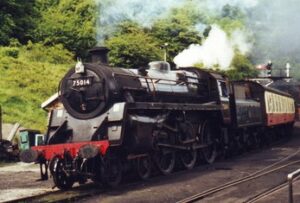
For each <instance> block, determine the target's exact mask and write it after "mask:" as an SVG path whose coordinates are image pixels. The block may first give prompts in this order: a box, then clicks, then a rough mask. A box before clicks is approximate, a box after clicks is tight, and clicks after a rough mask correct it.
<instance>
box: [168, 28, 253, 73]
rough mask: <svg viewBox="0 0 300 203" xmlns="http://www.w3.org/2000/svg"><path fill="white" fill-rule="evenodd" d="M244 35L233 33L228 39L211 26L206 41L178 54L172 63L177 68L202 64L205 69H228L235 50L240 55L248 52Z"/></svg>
mask: <svg viewBox="0 0 300 203" xmlns="http://www.w3.org/2000/svg"><path fill="white" fill-rule="evenodd" d="M250 48H251V46H250V45H249V44H248V43H247V41H246V37H244V33H243V32H242V31H240V30H236V31H234V32H233V34H232V37H231V38H229V37H228V36H227V34H226V33H225V32H224V31H223V30H222V29H221V28H220V27H219V26H217V25H213V26H212V29H211V31H210V33H209V36H208V37H207V39H206V40H205V41H204V42H203V44H202V45H198V44H192V45H190V46H189V48H188V49H186V50H184V51H182V52H181V53H179V54H178V55H177V56H176V57H175V58H174V62H175V64H176V65H177V66H179V67H188V66H193V65H195V64H198V63H199V64H203V65H204V67H205V68H213V67H219V68H221V69H224V70H226V69H228V68H229V67H230V65H231V61H232V59H233V57H234V53H235V49H237V50H239V51H240V52H242V53H247V52H249V51H250Z"/></svg>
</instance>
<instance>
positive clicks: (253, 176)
mask: <svg viewBox="0 0 300 203" xmlns="http://www.w3.org/2000/svg"><path fill="white" fill-rule="evenodd" d="M299 153H300V149H298V150H297V151H296V152H295V153H293V154H291V155H289V156H288V157H285V158H283V159H281V160H279V161H278V162H275V163H273V164H271V165H269V166H267V167H265V168H263V169H261V170H259V171H256V172H254V173H252V174H250V175H247V176H245V177H243V178H239V179H236V180H233V181H230V182H227V183H225V184H222V185H220V186H217V187H214V188H210V189H208V190H206V191H203V192H200V193H198V194H195V195H193V196H190V197H187V198H185V199H182V200H180V201H177V203H191V202H196V201H200V200H202V199H204V198H206V197H208V196H211V195H213V194H215V193H217V192H221V191H224V190H226V189H228V188H231V187H233V186H237V185H240V184H242V183H245V182H249V181H251V180H255V179H258V178H260V177H264V176H266V175H268V174H272V173H275V172H278V171H280V170H281V169H285V168H287V167H289V166H294V165H296V164H300V160H297V161H292V162H289V163H286V164H283V165H281V166H278V165H279V164H282V163H284V162H285V161H288V160H290V159H292V158H293V157H295V156H297V155H298V154H299ZM286 185H287V183H286V181H285V182H282V183H281V184H279V185H277V186H275V187H273V188H270V189H267V190H266V191H264V192H262V193H261V194H258V195H255V196H254V197H251V198H250V199H249V200H247V201H246V202H247V203H250V202H256V201H258V200H259V199H261V198H264V197H266V196H268V195H270V194H272V193H274V192H276V191H278V190H280V189H282V188H283V187H285V186H286Z"/></svg>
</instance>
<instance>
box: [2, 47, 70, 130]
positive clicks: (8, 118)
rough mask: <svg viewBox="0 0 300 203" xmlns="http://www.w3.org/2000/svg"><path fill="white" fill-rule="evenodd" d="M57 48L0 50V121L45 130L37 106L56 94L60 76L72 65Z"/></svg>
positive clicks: (43, 117)
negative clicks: (0, 116)
mask: <svg viewBox="0 0 300 203" xmlns="http://www.w3.org/2000/svg"><path fill="white" fill-rule="evenodd" d="M72 58H73V56H72V54H71V53H70V52H68V51H66V50H65V49H64V48H63V47H62V46H61V45H56V46H53V47H44V46H42V45H40V44H35V45H33V44H31V43H29V45H27V46H21V47H1V48H0V87H1V88H0V104H1V105H2V109H3V113H4V115H3V119H4V122H11V123H14V122H19V123H21V124H22V125H23V126H24V127H26V128H34V129H39V130H45V128H46V122H47V114H46V112H45V111H43V110H42V109H41V108H40V105H41V103H42V102H43V101H44V100H46V99H47V98H48V97H49V96H51V95H52V94H53V93H55V92H56V91H57V87H58V84H59V81H60V79H61V77H62V76H63V75H64V73H65V71H66V70H67V69H68V68H69V67H70V65H71V64H73V60H72Z"/></svg>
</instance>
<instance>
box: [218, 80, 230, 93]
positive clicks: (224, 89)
mask: <svg viewBox="0 0 300 203" xmlns="http://www.w3.org/2000/svg"><path fill="white" fill-rule="evenodd" d="M218 88H219V93H220V96H221V97H228V90H227V86H226V82H224V81H218Z"/></svg>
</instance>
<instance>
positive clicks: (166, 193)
mask: <svg viewBox="0 0 300 203" xmlns="http://www.w3.org/2000/svg"><path fill="white" fill-rule="evenodd" d="M298 127H299V126H298ZM296 135H299V136H295V137H293V138H292V139H291V140H290V141H289V142H287V143H285V144H282V145H280V146H274V147H272V148H268V149H265V150H259V151H253V152H250V153H247V154H245V155H241V156H239V157H235V158H233V159H231V160H225V161H219V162H217V163H215V164H213V165H201V166H198V167H197V168H194V169H192V170H190V171H179V172H176V173H173V174H171V175H170V176H157V177H153V178H152V179H150V180H148V181H145V182H135V183H129V184H124V185H121V186H119V187H118V188H116V189H114V190H108V191H105V192H100V191H102V189H100V190H99V193H100V194H99V195H96V196H93V197H90V198H86V199H82V200H78V202H95V201H96V202H125V203H126V202H128V203H129V202H130V203H134V202H176V201H178V200H181V199H183V198H185V197H188V196H190V195H193V194H196V193H199V192H201V191H205V190H207V189H209V188H212V187H216V186H218V185H220V184H223V183H226V182H228V181H230V180H235V179H237V178H240V177H244V176H247V175H249V174H250V173H253V172H255V171H257V170H259V169H262V168H264V167H265V166H267V165H269V164H271V163H274V162H276V161H278V160H279V159H281V158H284V157H286V156H288V155H289V154H291V153H293V152H295V151H296V150H297V149H298V148H299V146H300V133H299V132H297V133H296ZM298 158H300V155H299V157H298ZM297 167H300V166H297ZM297 167H295V169H297ZM291 170H292V169H291ZM289 172H291V171H284V172H282V174H279V175H270V176H267V177H265V179H263V181H252V182H249V183H247V184H244V185H243V187H234V188H231V189H229V190H226V191H224V192H220V193H217V194H215V195H214V196H213V197H208V198H205V199H203V200H202V201H200V202H243V201H244V200H247V198H249V197H251V196H252V195H253V193H254V192H256V191H257V192H259V191H260V190H263V189H266V188H268V187H269V186H271V185H272V184H277V182H278V181H279V182H280V178H284V177H286V175H287V173H289ZM39 178H40V175H39V166H38V165H34V164H24V163H16V164H9V165H7V166H2V167H0V202H4V201H9V200H13V199H16V198H21V197H26V196H31V195H37V194H41V193H46V192H48V191H53V189H52V186H53V182H52V179H50V180H48V181H37V180H38V179H39ZM276 181H277V182H276ZM92 187H93V186H92ZM287 194H288V193H287V188H284V189H282V190H281V191H280V192H277V193H274V194H273V195H272V196H271V197H268V198H265V199H262V200H261V201H259V202H287ZM294 194H295V198H296V202H297V201H298V202H300V181H299V182H296V183H295V189H294Z"/></svg>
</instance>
